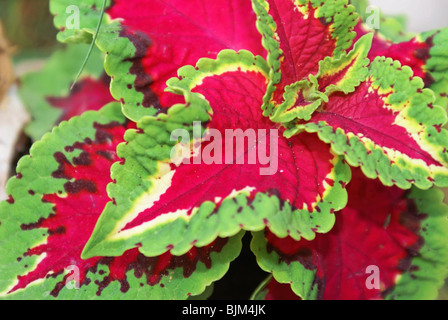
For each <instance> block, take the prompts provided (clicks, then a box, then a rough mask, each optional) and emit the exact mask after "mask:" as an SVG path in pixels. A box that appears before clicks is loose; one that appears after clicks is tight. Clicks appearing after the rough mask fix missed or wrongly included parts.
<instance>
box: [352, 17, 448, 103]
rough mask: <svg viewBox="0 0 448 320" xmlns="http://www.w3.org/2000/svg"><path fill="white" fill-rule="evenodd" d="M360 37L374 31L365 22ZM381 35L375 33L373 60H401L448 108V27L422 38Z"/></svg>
mask: <svg viewBox="0 0 448 320" xmlns="http://www.w3.org/2000/svg"><path fill="white" fill-rule="evenodd" d="M355 31H356V34H357V36H356V38H355V40H357V39H359V38H360V37H362V36H364V35H365V34H368V33H373V31H372V30H371V29H370V28H368V27H367V26H366V25H365V24H364V23H362V21H360V22H359V23H358V24H357V25H356V27H355ZM380 33H381V30H380V31H379V32H375V33H374V37H373V42H372V47H371V50H370V52H369V55H368V57H369V59H370V60H374V59H375V58H376V57H379V56H384V57H388V58H392V59H394V60H398V61H400V63H401V64H402V65H406V66H409V67H410V68H412V71H413V72H414V76H417V77H420V78H422V79H423V81H424V83H425V88H430V89H431V90H433V91H434V92H435V94H436V102H435V103H436V104H437V105H440V106H442V107H444V108H446V107H447V106H448V76H447V75H446V74H447V71H448V54H447V52H448V45H447V40H448V28H444V29H440V30H432V31H427V32H423V33H421V34H418V35H414V36H409V35H406V36H404V38H403V39H401V38H400V37H398V38H397V40H400V41H391V40H389V39H386V38H384V37H383V36H382V35H381V34H380Z"/></svg>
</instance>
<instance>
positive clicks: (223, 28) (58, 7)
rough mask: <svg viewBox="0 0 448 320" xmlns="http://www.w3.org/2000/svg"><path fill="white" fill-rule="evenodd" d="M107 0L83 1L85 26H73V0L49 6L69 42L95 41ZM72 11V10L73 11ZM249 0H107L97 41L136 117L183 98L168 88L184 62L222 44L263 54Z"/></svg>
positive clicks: (116, 88)
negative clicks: (70, 22)
mask: <svg viewBox="0 0 448 320" xmlns="http://www.w3.org/2000/svg"><path fill="white" fill-rule="evenodd" d="M101 4H102V0H83V1H80V2H79V3H78V4H77V6H78V7H79V10H80V13H81V16H82V19H80V23H81V25H80V30H73V29H68V28H67V27H66V21H67V19H69V18H70V13H67V12H66V9H67V7H69V6H70V5H73V3H72V1H71V0H52V1H51V2H50V8H51V11H52V12H53V14H55V24H56V25H57V26H58V27H59V28H60V29H61V31H62V32H61V33H60V34H59V35H58V39H59V40H61V41H64V42H73V41H86V40H91V35H92V33H94V31H95V27H96V24H97V22H98V20H99V17H100V12H99V8H101ZM69 12H70V11H69ZM255 21H256V17H255V14H254V12H253V11H252V9H251V3H250V1H241V0H231V1H228V0H219V1H206V0H193V1H183V2H182V1H174V0H169V1H159V0H133V1H124V0H116V1H113V3H112V2H111V1H108V8H107V11H106V17H105V19H104V22H103V25H102V27H101V30H100V34H99V35H98V39H97V45H98V47H99V48H100V49H101V50H102V51H103V52H105V53H107V58H106V65H105V67H106V71H107V72H108V74H109V75H110V76H111V77H112V78H113V81H112V89H111V90H112V95H113V96H114V97H115V98H116V99H117V100H119V101H121V102H122V103H123V104H124V112H125V114H126V115H127V116H128V117H129V118H130V119H132V120H138V119H140V118H141V117H142V116H144V115H154V114H155V113H157V112H158V111H160V110H162V109H164V108H166V107H169V106H171V105H172V104H173V103H177V102H180V101H179V100H178V97H176V96H175V95H172V94H170V93H167V92H164V89H165V88H166V84H165V83H166V81H167V80H168V79H170V78H171V77H173V76H175V75H176V71H177V70H178V69H179V68H180V67H182V66H184V65H193V64H195V63H196V62H197V61H198V60H199V59H200V58H203V57H209V58H216V55H217V54H218V53H219V52H220V51H221V50H223V49H233V50H240V49H247V50H250V51H251V52H252V53H254V54H256V55H257V54H260V55H264V54H265V51H264V49H263V47H262V46H261V36H260V35H259V33H258V32H257V30H256V26H255Z"/></svg>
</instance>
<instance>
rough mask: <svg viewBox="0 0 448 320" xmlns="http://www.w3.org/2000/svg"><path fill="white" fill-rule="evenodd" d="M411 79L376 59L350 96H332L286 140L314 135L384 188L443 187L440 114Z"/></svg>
mask: <svg viewBox="0 0 448 320" xmlns="http://www.w3.org/2000/svg"><path fill="white" fill-rule="evenodd" d="M412 76H413V74H412V70H411V69H410V68H409V67H407V66H401V65H400V63H399V62H398V61H393V60H392V59H390V58H388V59H386V58H384V57H378V58H376V59H375V60H374V61H373V62H372V63H371V64H370V66H369V73H368V76H367V78H366V80H365V81H364V82H363V83H362V84H361V85H360V86H358V87H357V88H356V90H355V91H354V92H352V93H349V94H348V95H343V94H333V95H332V96H331V97H330V99H329V101H328V102H327V103H325V104H323V105H322V106H321V108H320V109H319V110H318V112H315V113H314V114H313V116H312V117H311V119H310V121H309V122H307V123H305V122H303V121H302V122H299V123H298V124H293V126H292V128H291V130H290V132H289V133H288V136H290V135H293V134H294V133H296V132H297V131H298V130H299V131H300V130H306V131H308V132H318V134H319V137H320V138H321V139H322V140H323V141H326V142H328V143H330V144H331V145H332V149H333V151H334V152H336V153H337V154H340V155H345V158H346V160H347V161H348V163H349V164H350V165H352V166H355V167H358V166H361V168H362V171H363V172H364V173H365V174H366V176H368V177H370V178H377V177H379V179H380V180H381V181H382V182H383V183H384V184H385V185H387V186H392V185H397V186H399V187H401V188H405V189H406V188H410V187H411V185H412V184H415V185H416V186H417V187H419V188H423V189H427V188H429V187H431V186H432V185H433V184H436V185H439V186H447V185H448V179H447V173H448V171H447V167H446V166H447V164H448V154H447V152H448V148H447V147H448V142H447V141H448V140H447V139H448V133H447V131H446V130H445V129H442V127H443V126H444V124H445V123H446V120H447V116H446V112H445V110H444V109H443V108H442V107H440V106H437V105H434V94H433V92H432V91H431V90H429V89H424V84H423V81H422V80H421V79H420V78H418V77H414V78H413V77H412Z"/></svg>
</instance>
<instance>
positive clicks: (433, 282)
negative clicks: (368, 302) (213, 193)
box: [251, 169, 448, 300]
mask: <svg viewBox="0 0 448 320" xmlns="http://www.w3.org/2000/svg"><path fill="white" fill-rule="evenodd" d="M347 189H348V193H349V201H348V205H347V207H346V208H345V209H343V210H342V211H340V212H338V213H337V214H336V215H337V219H336V225H335V227H334V228H333V230H331V231H330V232H329V233H327V234H325V235H317V237H316V239H315V240H313V241H306V240H301V241H295V240H293V239H291V238H283V239H281V238H278V237H276V236H275V235H273V234H272V233H271V232H269V231H265V232H258V233H254V239H253V242H252V246H251V247H252V250H253V251H254V253H255V254H256V255H257V261H258V263H259V265H260V266H261V267H262V268H263V269H264V270H265V271H268V272H271V273H273V276H274V278H275V279H276V280H277V281H279V282H280V283H284V284H290V286H291V289H292V290H293V292H295V293H296V294H297V295H298V296H300V297H301V298H303V299H330V300H333V299H384V298H386V299H435V298H436V297H437V295H438V290H439V289H440V287H441V286H442V285H443V283H444V280H445V278H446V276H447V273H448V272H447V270H448V268H447V266H448V246H447V245H446V236H445V235H446V232H447V231H448V221H447V208H446V206H445V205H444V204H442V199H443V194H442V192H440V191H439V190H437V189H431V190H427V191H422V190H419V189H416V188H415V189H413V190H412V191H404V190H401V189H399V188H397V187H384V186H383V185H382V184H381V183H380V182H379V181H375V180H369V179H367V178H365V177H364V176H363V175H362V173H361V172H360V171H359V169H357V170H356V172H354V176H353V179H352V182H351V183H350V185H349V186H348V187H347ZM374 277H377V281H376V280H375V279H374ZM282 294H285V295H286V294H287V293H282Z"/></svg>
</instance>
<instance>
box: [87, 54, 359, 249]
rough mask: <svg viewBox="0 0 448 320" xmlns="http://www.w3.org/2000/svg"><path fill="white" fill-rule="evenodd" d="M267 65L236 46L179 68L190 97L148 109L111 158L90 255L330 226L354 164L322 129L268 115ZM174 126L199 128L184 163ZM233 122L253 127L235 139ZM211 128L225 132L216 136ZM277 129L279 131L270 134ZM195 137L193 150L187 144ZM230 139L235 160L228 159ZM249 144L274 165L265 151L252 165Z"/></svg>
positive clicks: (177, 88) (177, 87) (308, 234)
mask: <svg viewBox="0 0 448 320" xmlns="http://www.w3.org/2000/svg"><path fill="white" fill-rule="evenodd" d="M267 72H268V67H267V65H266V62H265V61H264V59H263V58H261V57H259V56H258V57H254V56H253V55H252V54H251V53H250V52H248V51H240V52H238V53H236V52H234V51H230V50H224V51H223V52H221V53H220V54H219V55H218V59H217V60H210V59H201V60H200V61H199V62H198V64H197V66H196V68H194V67H192V66H187V67H184V68H181V69H180V70H179V77H180V79H179V78H173V79H171V80H170V81H169V82H168V85H169V90H170V91H172V92H175V93H177V94H181V95H183V97H184V99H185V104H178V105H175V106H172V107H170V108H169V109H168V112H167V114H160V115H159V116H158V117H145V118H143V119H142V120H140V121H139V122H138V123H137V127H138V129H137V130H129V131H128V132H127V133H126V136H125V140H126V142H127V143H126V144H122V145H120V146H118V149H117V150H118V156H119V157H120V158H122V161H121V163H118V164H115V165H114V166H113V167H112V178H113V179H114V181H115V183H113V184H111V185H110V186H109V187H108V188H109V189H108V190H109V195H110V197H111V198H113V199H114V201H113V202H110V203H109V204H108V205H107V206H106V208H105V211H104V212H103V214H102V216H101V218H100V220H99V222H98V225H97V227H96V229H95V232H94V233H93V235H92V238H91V239H90V241H89V244H88V245H87V246H86V248H85V251H84V255H85V256H86V257H91V256H95V255H99V254H101V255H103V254H104V255H114V256H115V255H120V254H122V252H123V250H126V249H127V248H129V247H132V246H134V245H135V244H136V243H139V244H141V247H140V251H141V252H142V253H144V254H145V255H149V256H152V255H159V254H162V253H164V252H166V251H167V250H171V252H172V253H173V254H177V255H180V254H184V253H185V252H187V251H188V250H190V248H191V247H192V246H193V245H195V244H196V245H200V246H203V245H207V244H209V243H210V242H211V241H213V240H214V239H215V238H216V237H218V236H220V237H229V236H232V235H234V234H236V233H237V232H239V231H240V230H241V229H244V230H251V231H254V230H262V229H264V228H265V227H266V226H269V227H270V229H271V230H273V232H275V233H276V234H277V235H280V236H286V235H290V236H291V237H293V238H294V239H300V238H301V237H304V238H306V239H312V238H314V236H315V233H316V232H328V231H329V230H330V229H331V227H332V226H333V224H334V215H333V212H334V211H336V210H338V209H341V208H342V207H344V205H345V203H346V192H345V185H346V183H347V182H348V181H349V178H350V170H349V169H348V166H347V165H346V164H345V163H344V162H343V160H342V159H341V158H340V157H337V156H335V155H334V154H332V153H331V152H330V148H329V146H328V145H327V144H325V143H323V142H321V141H319V139H318V138H317V135H314V134H308V133H303V134H299V135H297V136H295V137H294V138H292V139H286V138H284V137H283V136H282V133H283V130H284V129H282V128H279V126H278V125H276V124H274V123H272V122H270V120H269V119H268V118H266V117H264V116H263V115H262V110H261V108H260V105H261V102H262V99H263V95H264V93H265V89H266V86H267V82H268V80H267ZM195 121H201V124H202V125H201V127H199V131H200V132H196V133H195V132H194V129H193V123H194V122H195ZM178 129H184V130H185V131H186V132H188V134H189V135H190V137H192V139H193V137H194V140H193V141H192V142H188V141H187V142H183V143H184V145H185V144H186V145H187V147H188V155H187V156H184V159H187V160H188V163H185V162H183V163H181V162H180V161H178V159H176V158H173V159H172V158H171V155H172V151H173V150H178V149H181V148H182V147H183V145H182V143H180V142H178V140H177V138H175V139H170V136H171V134H172V132H173V131H174V130H178ZM229 129H230V130H232V129H233V130H237V129H238V130H240V131H241V132H243V133H247V132H250V130H253V131H252V132H255V135H254V137H253V140H251V139H252V138H250V139H249V143H245V145H244V147H242V146H241V148H237V147H235V145H234V144H233V141H230V142H229V141H225V140H226V139H225V138H224V137H225V134H226V133H225V131H226V130H229ZM212 130H214V131H215V132H216V131H217V132H219V134H220V135H219V136H218V135H217V134H215V135H214V136H213V139H212V138H210V137H209V135H208V133H210V132H211V131H212ZM258 130H263V132H262V133H260V131H258ZM275 130H278V137H275V136H273V135H272V132H277V131H275ZM203 133H205V135H202V134H203ZM268 136H269V138H268ZM172 140H174V141H172ZM212 140H213V141H212ZM225 142H227V144H225ZM190 143H191V144H190ZM199 143H200V146H198V145H199ZM191 145H193V146H197V151H191V150H190V147H191ZM273 145H276V146H277V147H278V153H277V154H273V151H272V150H273V149H272V148H273ZM217 146H219V147H217ZM229 146H231V149H232V150H231V152H232V157H231V159H230V160H231V161H225V157H227V156H228V154H227V153H228V152H229V151H228V147H229ZM211 148H216V149H215V151H214V152H215V156H217V157H218V160H217V159H216V158H215V159H213V161H210V160H211V159H209V160H207V158H206V156H207V155H208V154H210V153H207V152H210V149H211ZM219 148H221V150H222V152H219ZM207 150H209V151H207ZM251 150H258V152H261V153H262V154H263V152H264V151H267V150H269V152H268V153H269V155H270V157H271V162H270V164H267V163H266V162H264V163H266V164H262V162H261V161H260V157H258V160H257V161H255V162H254V164H250V163H251V162H249V161H250V160H248V157H249V154H250V153H252V151H251ZM260 150H262V151H260ZM274 152H275V151H274ZM197 153H199V154H200V155H202V156H203V157H202V161H201V159H200V158H199V159H198V158H197V157H196V156H195V154H197ZM268 153H266V155H268ZM204 155H205V156H204ZM255 157H256V156H255ZM276 157H278V162H277V161H276V160H277V159H276ZM196 159H198V160H199V161H196ZM239 160H243V161H241V162H242V163H241V162H239ZM274 162H277V163H274ZM239 163H241V164H239ZM269 166H270V168H268V167H269ZM263 170H265V171H266V170H271V171H268V172H263Z"/></svg>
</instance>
